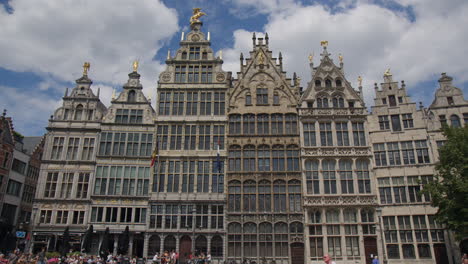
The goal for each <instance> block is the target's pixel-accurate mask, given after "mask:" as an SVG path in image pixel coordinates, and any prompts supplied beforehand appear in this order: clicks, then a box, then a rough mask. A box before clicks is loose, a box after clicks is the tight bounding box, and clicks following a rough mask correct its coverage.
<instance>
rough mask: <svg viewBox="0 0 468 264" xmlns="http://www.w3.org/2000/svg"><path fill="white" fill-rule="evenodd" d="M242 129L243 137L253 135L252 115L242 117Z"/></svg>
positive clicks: (253, 118)
mask: <svg viewBox="0 0 468 264" xmlns="http://www.w3.org/2000/svg"><path fill="white" fill-rule="evenodd" d="M243 128H244V134H245V135H254V134H255V115H254V114H245V115H244V116H243Z"/></svg>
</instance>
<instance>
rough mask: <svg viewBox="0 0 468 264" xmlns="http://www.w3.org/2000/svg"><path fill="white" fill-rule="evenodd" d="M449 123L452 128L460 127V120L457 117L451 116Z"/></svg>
mask: <svg viewBox="0 0 468 264" xmlns="http://www.w3.org/2000/svg"><path fill="white" fill-rule="evenodd" d="M450 121H451V122H452V127H461V123H460V118H459V117H458V116H457V115H451V116H450Z"/></svg>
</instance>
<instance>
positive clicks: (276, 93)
mask: <svg viewBox="0 0 468 264" xmlns="http://www.w3.org/2000/svg"><path fill="white" fill-rule="evenodd" d="M273 104H274V105H279V104H280V97H279V95H278V92H275V93H274V94H273Z"/></svg>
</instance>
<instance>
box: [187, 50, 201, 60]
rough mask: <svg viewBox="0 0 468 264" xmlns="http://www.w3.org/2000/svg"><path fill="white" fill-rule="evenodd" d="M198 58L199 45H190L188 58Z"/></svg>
mask: <svg viewBox="0 0 468 264" xmlns="http://www.w3.org/2000/svg"><path fill="white" fill-rule="evenodd" d="M199 59H200V47H190V52H189V60H199Z"/></svg>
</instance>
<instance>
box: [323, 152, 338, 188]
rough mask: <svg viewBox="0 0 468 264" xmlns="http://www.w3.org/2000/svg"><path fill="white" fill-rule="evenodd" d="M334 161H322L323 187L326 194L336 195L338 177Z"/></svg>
mask: <svg viewBox="0 0 468 264" xmlns="http://www.w3.org/2000/svg"><path fill="white" fill-rule="evenodd" d="M335 164H336V162H335V161H334V160H324V161H322V174H323V186H324V192H325V194H335V193H336V175H335Z"/></svg>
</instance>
